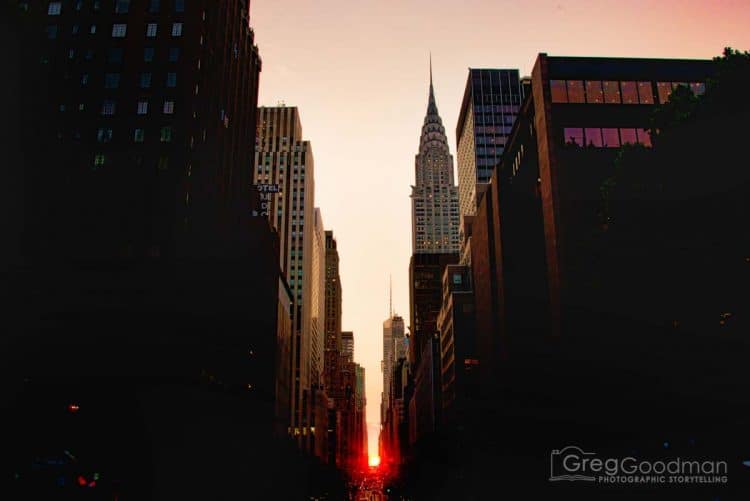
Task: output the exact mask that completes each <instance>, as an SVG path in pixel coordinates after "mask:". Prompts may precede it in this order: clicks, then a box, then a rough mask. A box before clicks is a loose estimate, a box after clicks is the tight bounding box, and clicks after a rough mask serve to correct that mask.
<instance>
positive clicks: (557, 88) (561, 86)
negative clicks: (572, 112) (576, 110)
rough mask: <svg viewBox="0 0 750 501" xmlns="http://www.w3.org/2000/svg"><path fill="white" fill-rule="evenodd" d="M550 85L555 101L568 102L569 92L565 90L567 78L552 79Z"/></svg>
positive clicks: (553, 100)
mask: <svg viewBox="0 0 750 501" xmlns="http://www.w3.org/2000/svg"><path fill="white" fill-rule="evenodd" d="M549 87H550V91H551V92H552V102H553V103H567V102H568V93H567V91H566V90H565V80H550V82H549Z"/></svg>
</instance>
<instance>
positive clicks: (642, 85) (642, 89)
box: [638, 82, 654, 104]
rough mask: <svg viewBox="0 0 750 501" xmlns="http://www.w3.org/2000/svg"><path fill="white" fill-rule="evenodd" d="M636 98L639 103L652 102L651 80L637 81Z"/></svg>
mask: <svg viewBox="0 0 750 501" xmlns="http://www.w3.org/2000/svg"><path fill="white" fill-rule="evenodd" d="M638 100H639V102H640V103H641V104H654V89H653V87H652V86H651V82H638Z"/></svg>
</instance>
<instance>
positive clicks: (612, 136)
mask: <svg viewBox="0 0 750 501" xmlns="http://www.w3.org/2000/svg"><path fill="white" fill-rule="evenodd" d="M602 139H603V140H604V146H605V147H606V148H619V147H620V134H619V132H618V130H617V129H614V128H604V129H602Z"/></svg>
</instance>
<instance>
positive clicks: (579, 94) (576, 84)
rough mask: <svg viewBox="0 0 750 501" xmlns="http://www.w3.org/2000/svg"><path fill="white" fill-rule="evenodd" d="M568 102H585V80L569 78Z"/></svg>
mask: <svg viewBox="0 0 750 501" xmlns="http://www.w3.org/2000/svg"><path fill="white" fill-rule="evenodd" d="M568 102H569V103H583V102H585V98H584V93H583V80H568Z"/></svg>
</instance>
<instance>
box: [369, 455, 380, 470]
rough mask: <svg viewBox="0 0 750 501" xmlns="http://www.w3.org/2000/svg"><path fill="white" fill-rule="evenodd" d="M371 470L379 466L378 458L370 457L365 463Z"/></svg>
mask: <svg viewBox="0 0 750 501" xmlns="http://www.w3.org/2000/svg"><path fill="white" fill-rule="evenodd" d="M367 464H369V465H370V467H371V468H377V467H378V466H380V456H370V460H369V461H368V462H367Z"/></svg>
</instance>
